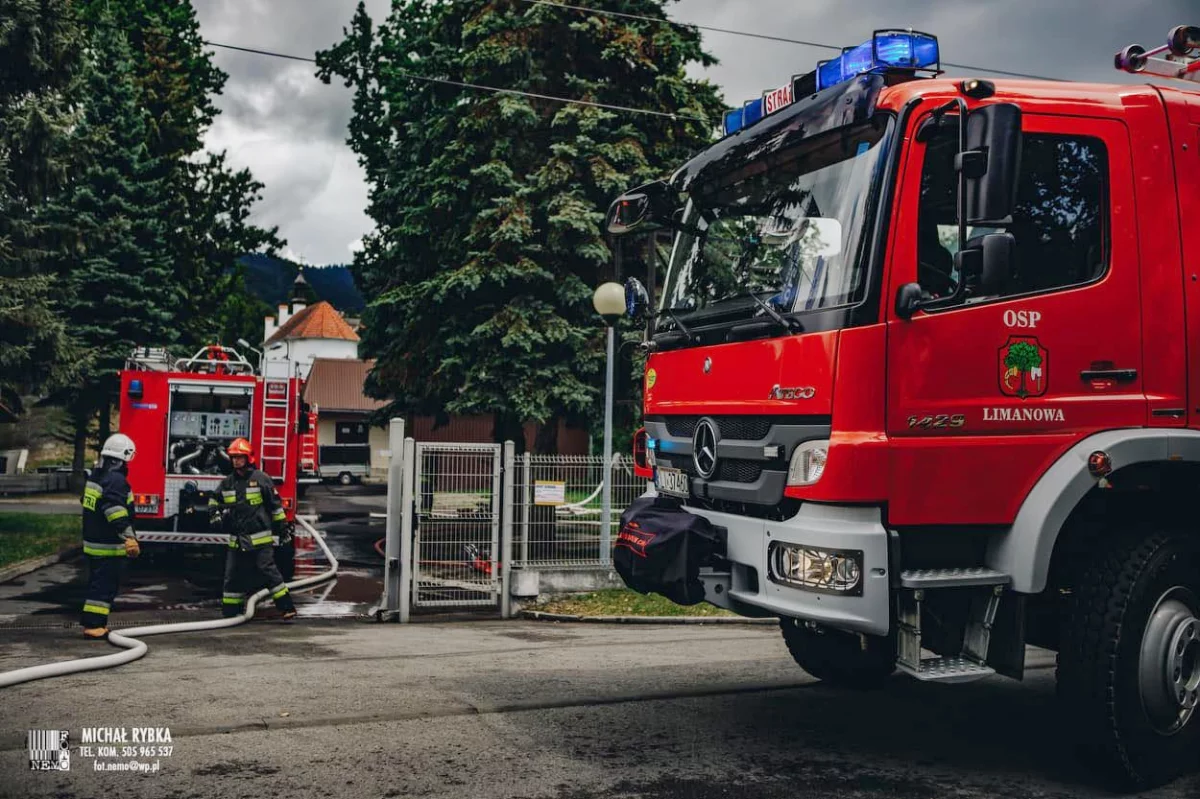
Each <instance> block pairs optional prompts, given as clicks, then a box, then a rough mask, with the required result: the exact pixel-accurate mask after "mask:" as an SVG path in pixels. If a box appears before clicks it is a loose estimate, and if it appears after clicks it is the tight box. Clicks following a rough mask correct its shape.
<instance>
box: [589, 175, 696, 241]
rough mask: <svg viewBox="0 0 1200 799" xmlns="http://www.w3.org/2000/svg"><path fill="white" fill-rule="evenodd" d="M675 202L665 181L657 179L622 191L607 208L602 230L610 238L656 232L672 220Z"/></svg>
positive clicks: (676, 203)
mask: <svg viewBox="0 0 1200 799" xmlns="http://www.w3.org/2000/svg"><path fill="white" fill-rule="evenodd" d="M678 205H679V203H678V200H677V198H675V197H674V196H673V193H672V191H671V187H670V186H668V185H667V183H666V182H665V181H661V180H657V181H655V182H653V183H647V184H646V185H645V186H639V187H638V188H636V189H634V190H633V191H629V192H626V193H625V194H622V195H621V196H620V197H618V198H617V199H616V200H614V201H613V203H612V205H610V206H609V207H608V216H607V218H606V220H605V227H606V228H607V230H608V232H609V233H610V234H612V235H614V236H623V235H625V234H626V233H632V232H634V231H635V230H636V231H649V230H658V229H659V228H662V227H666V226H667V225H669V224H670V222H671V221H672V218H673V217H674V215H675V212H676V211H677V210H678Z"/></svg>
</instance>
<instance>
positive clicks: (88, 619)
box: [82, 550, 125, 629]
mask: <svg viewBox="0 0 1200 799" xmlns="http://www.w3.org/2000/svg"><path fill="white" fill-rule="evenodd" d="M87 563H88V586H87V595H86V598H85V599H84V600H83V618H82V623H83V626H84V627H85V628H87V629H94V628H97V627H107V626H108V614H109V612H110V611H111V610H112V603H113V600H114V599H116V598H117V592H118V591H120V587H121V572H122V570H123V569H124V568H125V552H124V551H123V550H122V552H121V555H120V556H113V557H104V558H98V557H96V556H95V555H88V556H87Z"/></svg>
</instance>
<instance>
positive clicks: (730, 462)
mask: <svg viewBox="0 0 1200 799" xmlns="http://www.w3.org/2000/svg"><path fill="white" fill-rule="evenodd" d="M658 460H659V462H660V463H661V464H662V465H663V466H666V467H667V468H670V469H679V470H680V471H684V472H687V473H688V474H689V475H690V476H692V477H695V476H696V467H695V465H694V464H693V463H692V459H691V458H690V457H688V456H686V455H672V456H667V455H659V456H658ZM764 465H765V464H762V463H756V462H754V461H745V460H737V459H735V458H722V459H721V460H720V461H718V462H717V473H716V474H715V475H713V477H712V479H713V480H721V481H724V482H729V483H753V482H754V481H755V480H757V479H758V478H759V477H761V476H762V472H763V466H764Z"/></svg>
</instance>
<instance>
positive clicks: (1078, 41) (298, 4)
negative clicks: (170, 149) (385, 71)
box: [192, 0, 1200, 264]
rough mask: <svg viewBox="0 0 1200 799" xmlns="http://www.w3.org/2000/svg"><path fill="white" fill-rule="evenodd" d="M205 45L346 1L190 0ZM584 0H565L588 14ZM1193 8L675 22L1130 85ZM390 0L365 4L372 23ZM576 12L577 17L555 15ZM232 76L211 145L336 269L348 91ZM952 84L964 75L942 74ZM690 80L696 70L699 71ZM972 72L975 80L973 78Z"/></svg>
mask: <svg viewBox="0 0 1200 799" xmlns="http://www.w3.org/2000/svg"><path fill="white" fill-rule="evenodd" d="M192 2H193V5H195V7H196V9H197V12H198V15H199V18H200V24H201V32H202V33H203V35H204V36H205V38H207V39H209V40H210V41H213V42H220V43H223V44H232V45H239V46H243V47H254V48H260V49H265V50H273V51H277V52H283V53H291V54H294V55H301V56H312V55H313V53H314V52H315V51H317V50H318V49H323V48H326V47H329V46H330V45H332V44H333V43H335V42H336V41H338V40H339V39H340V38H341V32H342V27H343V26H344V25H346V24H347V23H348V22H349V20H350V17H351V15H352V14H353V11H354V7H355V5H356V4H357V0H192ZM590 2H592V0H574V3H573V4H575V5H588V4H589V3H590ZM1195 3H1196V0H679V1H678V2H675V3H672V4H671V9H670V12H669V13H670V14H671V16H672V18H674V19H677V20H679V21H681V22H692V23H696V24H699V25H711V26H714V27H721V28H731V29H736V30H741V31H752V32H760V33H768V34H771V35H775V36H783V37H789V38H796V39H803V40H806V41H814V42H829V43H831V44H835V45H853V44H857V43H858V42H860V41H862V40H863V39H865V38H866V37H868V36H869V35H870V32H871V31H872V30H873V29H875V28H884V27H912V28H915V29H917V30H925V31H928V32H930V33H934V34H936V35H937V36H938V38H939V41H940V42H941V48H942V58H943V59H944V60H945V61H949V62H954V63H960V64H968V65H971V66H974V67H979V68H991V69H1001V70H1014V71H1018V72H1027V73H1032V74H1036V75H1043V76H1047V77H1054V78H1063V79H1067V80H1080V81H1117V82H1126V83H1127V82H1134V81H1139V80H1141V79H1139V78H1134V77H1132V76H1125V75H1123V74H1122V73H1119V72H1116V71H1115V70H1114V69H1113V67H1112V56H1113V54H1114V53H1115V52H1116V51H1117V50H1119V49H1121V48H1122V47H1124V46H1125V45H1127V44H1131V43H1133V42H1138V43H1141V44H1143V45H1145V46H1147V47H1151V46H1157V45H1158V44H1160V43H1162V42H1163V41H1164V40H1165V37H1166V34H1167V31H1168V30H1170V29H1171V28H1172V27H1174V26H1175V25H1180V24H1183V23H1192V24H1194V23H1197V22H1200V19H1196V5H1195ZM390 4H391V2H390V0H367V7H368V9H369V10H370V12H371V15H372V17H373V18H375V19H376V20H377V21H378V20H382V19H383V18H384V17H385V16H386V15H387V11H388V8H389V6H390ZM563 13H574V12H563ZM705 44H706V47H707V49H708V50H709V52H711V53H712V54H713V55H715V56H716V57H717V58H718V59H719V60H720V62H721V63H720V64H719V65H718V66H716V67H713V68H712V69H710V70H708V71H707V76H708V77H709V79H710V80H712V81H713V82H714V83H716V84H717V85H718V86H720V87H721V89H722V90H723V91H724V93H725V97H726V100H728V101H731V102H734V101H736V102H738V103H740V102H741V101H743V100H747V99H751V98H753V97H757V96H758V95H759V94H760V93H761V92H762V90H763V89H766V88H770V87H774V86H777V85H779V84H781V83H783V82H784V81H786V80H787V78H788V77H789V76H790V75H792V74H793V73H799V72H806V71H808V70H809V69H812V68H813V67H814V66H815V65H816V62H817V60H818V59H821V58H828V57H829V52H830V51H828V50H822V49H817V48H813V47H807V46H800V45H794V44H787V43H780V42H769V41H763V40H757V39H749V38H746V37H743V36H736V35H730V34H725V33H706V34H705ZM215 52H216V62H217V65H218V66H220V67H221V68H222V69H223V70H225V72H227V73H228V74H229V80H228V83H227V84H226V87H225V93H224V95H223V96H222V97H220V98H218V106H219V107H220V108H221V110H222V112H223V113H222V114H221V116H220V117H218V119H217V122H216V123H215V124H214V125H213V127H212V129H211V131H210V133H209V136H208V146H209V148H210V149H213V150H227V151H228V152H229V156H230V159H231V160H232V161H233V163H234V164H236V165H238V166H246V167H249V168H250V169H251V170H252V171H253V173H254V175H255V177H257V178H258V179H259V180H260V181H262V182H263V183H265V184H266V189H265V190H264V192H263V195H264V196H263V201H262V202H261V203H260V204H259V205H258V206H257V209H256V221H258V222H259V223H260V224H265V225H278V226H279V229H280V232H281V234H282V235H283V236H284V237H285V238H286V239H287V241H288V249H287V250H286V251H285V254H287V255H288V256H289V257H291V258H293V259H295V260H298V261H302V262H304V263H310V264H331V263H346V262H348V261H349V260H350V259H351V257H352V252H353V249H354V248H355V246H356V245H357V243H358V241H359V239H361V237H362V235H363V234H364V233H366V232H367V231H369V230H370V229H371V226H372V225H371V221H370V219H368V217H367V216H366V214H365V213H364V212H363V209H364V207H365V205H366V196H367V189H366V185H365V184H364V182H363V174H362V170H361V169H360V168H359V166H358V164H357V163H356V161H355V155H354V153H353V152H352V151H351V150H350V148H349V147H348V146H346V144H345V138H346V125H347V122H348V121H349V119H350V114H351V110H350V92H349V90H348V89H345V88H344V87H342V86H341V85H333V86H325V85H324V84H322V83H321V82H320V81H318V80H317V79H316V78H315V77H314V66H313V65H312V64H306V63H302V62H297V61H286V60H283V59H278V58H267V57H264V56H259V55H252V54H247V53H237V52H232V51H229V50H222V49H217V50H216V51H215ZM947 73H948V74H949V75H963V74H968V71H967V70H963V69H957V68H949V69H947ZM697 74H702V71H700V70H697ZM969 74H979V75H984V74H985V72H984V70H983V69H976V70H971V71H969Z"/></svg>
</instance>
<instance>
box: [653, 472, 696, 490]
mask: <svg viewBox="0 0 1200 799" xmlns="http://www.w3.org/2000/svg"><path fill="white" fill-rule="evenodd" d="M654 485H655V486H656V487H657V488H658V490H659V491H661V492H662V493H664V494H674V495H675V496H679V497H686V496H687V495H688V476H687V473H686V472H682V471H680V470H679V469H664V468H662V467H659V468H658V469H657V470H656V471H655V473H654Z"/></svg>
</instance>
